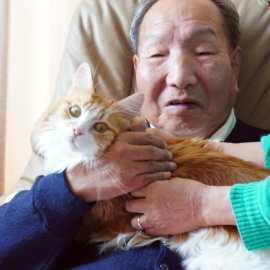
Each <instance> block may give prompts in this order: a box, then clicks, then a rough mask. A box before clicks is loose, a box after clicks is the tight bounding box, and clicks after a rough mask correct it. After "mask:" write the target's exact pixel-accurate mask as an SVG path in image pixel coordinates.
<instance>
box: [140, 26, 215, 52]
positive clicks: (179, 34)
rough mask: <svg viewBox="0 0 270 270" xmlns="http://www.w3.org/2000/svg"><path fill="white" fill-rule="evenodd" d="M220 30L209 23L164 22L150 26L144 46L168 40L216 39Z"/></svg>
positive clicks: (144, 34) (143, 39) (145, 35)
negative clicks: (180, 23) (177, 23)
mask: <svg viewBox="0 0 270 270" xmlns="http://www.w3.org/2000/svg"><path fill="white" fill-rule="evenodd" d="M218 36H219V32H218V31H217V30H216V29H214V28H212V27H211V26H209V25H205V24H200V23H198V22H193V23H190V24H187V25H185V24H184V25H175V24H173V26H172V25H171V24H170V23H164V24H163V25H162V26H161V25H156V27H152V28H149V29H148V31H147V30H146V31H144V33H143V36H142V40H141V41H142V42H143V44H140V45H142V46H144V47H148V46H152V45H154V44H159V43H160V44H163V43H167V42H175V43H181V42H189V41H191V42H192V41H196V40H209V41H210V40H214V39H215V40H216V39H217V38H218Z"/></svg>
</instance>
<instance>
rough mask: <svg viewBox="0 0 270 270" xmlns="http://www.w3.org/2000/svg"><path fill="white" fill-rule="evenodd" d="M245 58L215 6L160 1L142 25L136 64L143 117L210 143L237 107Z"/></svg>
mask: <svg viewBox="0 0 270 270" xmlns="http://www.w3.org/2000/svg"><path fill="white" fill-rule="evenodd" d="M240 55H241V51H240V48H236V49H235V50H234V51H232V50H230V49H229V45H228V40H227V37H226V35H225V33H224V29H223V27H222V18H221V13H220V11H219V9H218V8H217V7H216V6H215V4H214V3H212V2H211V1H210V0H200V1H197V0H159V1H158V2H157V3H156V4H155V5H154V6H153V7H151V8H150V10H149V11H148V12H147V13H146V15H145V17H144V19H143V21H142V24H141V28H140V34H139V46H138V54H137V55H135V56H134V59H133V60H134V67H135V70H136V78H137V85H138V91H139V92H141V93H143V94H144V95H145V101H144V104H143V108H142V112H143V114H144V116H145V117H146V118H147V119H148V120H149V122H150V123H151V124H153V125H154V126H155V127H156V128H160V129H164V130H167V131H169V132H171V133H173V134H174V135H177V136H193V137H195V136H198V137H209V136H210V135H211V134H212V133H214V132H215V131H216V130H217V129H218V128H219V127H220V126H222V124H223V123H224V122H225V121H226V119H227V117H228V115H229V113H230V112H231V109H232V106H233V104H234V102H235V97H236V93H237V91H238V86H237V79H238V73H239V66H240V58H241V57H240Z"/></svg>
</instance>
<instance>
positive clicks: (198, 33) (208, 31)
mask: <svg viewBox="0 0 270 270" xmlns="http://www.w3.org/2000/svg"><path fill="white" fill-rule="evenodd" d="M209 35H210V36H214V37H217V32H216V31H215V30H213V29H212V28H200V29H196V30H195V31H194V32H193V33H192V35H191V36H192V37H204V36H209Z"/></svg>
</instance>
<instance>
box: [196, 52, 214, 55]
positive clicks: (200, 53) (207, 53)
mask: <svg viewBox="0 0 270 270" xmlns="http://www.w3.org/2000/svg"><path fill="white" fill-rule="evenodd" d="M211 54H213V53H212V52H208V51H204V52H197V55H211Z"/></svg>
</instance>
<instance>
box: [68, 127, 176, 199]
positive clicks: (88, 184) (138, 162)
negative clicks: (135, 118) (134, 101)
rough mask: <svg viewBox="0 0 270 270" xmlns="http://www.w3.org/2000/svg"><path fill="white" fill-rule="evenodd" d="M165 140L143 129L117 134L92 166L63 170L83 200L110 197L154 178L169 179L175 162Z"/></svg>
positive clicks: (149, 181) (69, 183)
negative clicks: (142, 130) (101, 156)
mask: <svg viewBox="0 0 270 270" xmlns="http://www.w3.org/2000/svg"><path fill="white" fill-rule="evenodd" d="M170 160H172V154H171V153H170V152H168V151H167V150H166V144H165V143H164V141H163V140H162V139H161V138H159V137H157V136H154V135H152V134H148V133H145V132H124V133H121V134H119V135H118V136H117V138H116V140H115V142H114V143H113V145H112V146H111V147H110V148H109V149H108V151H107V152H106V153H105V155H104V157H103V158H102V160H100V161H98V162H96V163H95V164H94V167H90V166H88V167H85V166H83V165H78V166H77V167H75V168H74V169H73V170H70V171H67V172H66V178H67V182H68V185H69V186H70V188H71V190H72V191H73V193H74V194H75V195H77V196H80V197H82V198H83V199H84V200H85V201H87V202H90V201H96V200H98V199H100V200H105V199H110V198H113V197H116V196H119V195H122V194H124V193H128V192H131V191H133V190H135V189H138V188H141V187H144V186H146V185H148V184H149V183H151V182H153V181H156V180H164V179H169V178H170V177H171V171H173V170H175V168H176V165H175V164H174V163H172V162H171V161H170Z"/></svg>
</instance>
